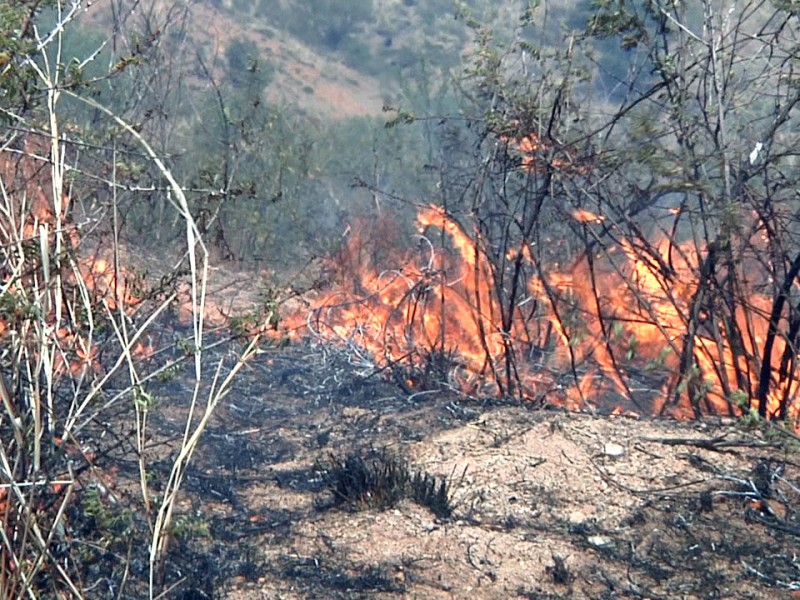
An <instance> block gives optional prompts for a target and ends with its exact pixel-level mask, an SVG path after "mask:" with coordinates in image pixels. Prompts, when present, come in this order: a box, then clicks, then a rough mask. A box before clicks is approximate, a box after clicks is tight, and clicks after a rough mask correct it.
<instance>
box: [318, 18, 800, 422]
mask: <svg viewBox="0 0 800 600" xmlns="http://www.w3.org/2000/svg"><path fill="white" fill-rule="evenodd" d="M612 4H613V5H614V6H615V7H616V9H615V10H611V8H608V9H606V8H604V7H601V8H598V10H597V12H596V14H594V15H593V16H592V18H591V20H590V22H589V25H588V29H587V31H586V32H585V33H584V34H582V35H579V34H576V33H574V32H573V33H571V34H570V36H569V37H568V39H567V40H566V43H564V44H556V45H549V46H548V45H546V43H545V42H546V41H547V39H548V37H547V32H546V31H544V30H542V29H537V27H538V21H537V19H539V17H540V16H541V14H540V13H539V12H537V11H535V10H532V11H529V12H528V13H526V15H525V19H524V23H523V28H522V29H521V30H520V32H519V33H518V37H517V38H516V39H513V40H511V41H510V42H508V43H507V44H506V45H500V44H499V43H496V42H494V41H493V40H494V38H493V36H492V35H491V32H488V31H486V30H484V29H482V28H481V26H480V25H478V24H476V22H475V21H474V20H471V21H469V22H470V23H472V24H473V26H474V27H475V29H476V32H477V34H478V35H477V42H476V50H475V52H474V53H473V59H472V65H471V67H470V69H469V71H468V72H469V76H468V77H469V82H470V84H471V86H472V87H471V88H470V93H471V95H470V98H471V99H472V101H473V103H474V104H473V106H472V109H473V111H474V112H473V114H478V115H480V117H476V118H475V119H474V120H473V121H472V122H470V127H468V128H466V129H463V128H458V127H456V126H452V125H450V124H448V123H447V122H445V123H444V124H443V125H442V126H443V127H444V128H446V129H447V132H446V135H443V136H442V137H443V139H444V140H449V142H450V144H451V145H450V146H448V147H445V149H444V152H443V155H444V156H447V157H448V158H447V162H443V163H442V164H441V186H440V189H442V190H444V191H443V192H442V194H443V196H442V200H441V202H440V203H437V204H432V205H428V206H420V207H419V208H418V212H417V224H418V226H419V231H420V233H419V238H418V242H419V245H418V247H417V248H416V249H412V250H409V249H406V250H405V251H401V252H399V253H397V254H396V255H395V258H393V259H390V260H389V261H387V262H386V263H381V264H376V263H375V262H373V261H370V260H366V261H361V262H358V261H352V260H349V259H348V260H343V261H341V262H342V264H350V265H352V268H351V270H349V271H347V272H346V273H344V276H343V277H340V282H339V283H340V284H341V287H339V288H337V289H336V290H335V291H331V292H329V293H326V294H323V295H322V297H321V298H320V299H318V300H317V301H316V303H315V307H314V312H313V317H312V319H310V321H309V325H310V327H311V329H312V330H313V331H314V333H316V334H318V335H322V336H325V337H333V338H336V339H339V340H342V341H344V342H346V343H348V344H350V345H351V347H352V348H353V349H354V351H355V352H361V351H362V350H364V349H366V350H367V351H368V352H369V353H370V354H371V355H372V356H374V357H376V360H377V363H378V364H377V366H378V367H379V368H382V367H389V368H391V369H392V370H393V371H394V372H395V374H397V375H398V379H399V380H400V381H401V382H403V384H404V385H405V386H406V387H407V389H408V391H409V392H410V393H411V392H413V391H414V388H417V389H419V387H424V386H426V385H444V386H448V387H455V388H457V389H459V390H460V391H462V392H466V393H470V394H481V395H483V394H486V393H488V392H489V389H488V388H487V384H488V385H491V386H493V388H494V393H495V394H497V395H500V396H502V397H518V398H523V399H537V400H540V399H545V398H546V399H547V400H548V401H558V402H561V403H563V404H566V405H567V406H570V407H574V408H584V407H587V406H589V407H607V408H609V409H612V408H613V409H615V410H627V411H636V412H644V413H648V414H663V413H668V414H674V415H677V416H700V415H703V414H725V415H740V414H742V413H747V412H749V411H751V410H752V411H754V412H757V413H758V415H760V417H761V418H770V419H788V420H790V421H795V420H796V419H797V416H798V413H799V412H800V411H799V410H798V408H799V407H798V402H797V395H798V390H799V387H798V378H799V377H800V373H799V372H798V364H797V352H796V349H797V345H798V335H799V334H800V312H798V311H800V308H798V307H800V296H799V295H798V294H800V291H798V285H797V280H798V274H800V254H798V251H797V231H798V223H797V220H796V218H795V216H794V215H796V194H795V190H796V188H797V185H798V183H800V182H798V181H797V173H798V171H797V169H796V158H795V157H794V155H793V148H794V147H795V145H796V143H797V142H798V140H797V134H796V127H795V125H796V120H797V109H798V103H800V94H798V92H797V90H796V88H795V87H794V86H792V85H789V84H788V82H789V81H790V80H792V75H791V74H790V73H791V68H792V67H791V60H792V59H791V57H792V52H793V51H792V47H793V44H794V40H793V38H792V34H791V33H790V32H791V31H794V29H793V26H792V23H793V21H794V20H795V19H796V16H795V15H794V13H793V12H791V11H788V10H786V9H784V8H779V7H771V8H769V9H767V8H766V7H762V8H761V9H758V10H751V7H750V4H749V3H747V6H746V7H745V6H741V7H739V6H737V7H736V9H735V11H734V12H735V15H734V16H735V18H732V17H731V16H730V15H729V14H722V13H721V12H717V11H716V9H715V7H714V5H713V3H710V2H709V3H703V6H704V7H705V9H704V10H705V12H704V13H703V14H704V16H703V23H704V25H703V27H702V29H697V28H695V27H694V26H693V25H692V23H693V21H692V18H691V16H690V15H688V14H687V12H686V11H684V10H683V9H682V8H680V7H678V5H674V4H672V5H669V6H663V7H662V6H661V5H660V4H659V3H655V4H647V5H645V6H643V7H640V8H631V7H629V6H627V5H626V4H624V3H612ZM695 16H697V15H695ZM673 24H677V25H676V26H675V27H673ZM632 32H633V33H632ZM634 33H635V35H634ZM537 36H538V37H537ZM600 38H603V39H606V38H611V39H616V40H619V41H620V42H621V45H622V50H620V52H618V53H617V54H616V56H617V57H619V59H620V60H624V61H625V62H626V64H628V66H629V79H628V80H627V81H625V82H623V83H621V84H620V85H621V86H622V87H624V89H625V90H626V93H625V94H621V95H612V96H604V95H602V94H600V93H599V91H600V88H599V86H598V85H595V82H594V81H592V80H590V79H584V78H583V77H584V74H585V73H592V72H594V70H595V67H596V65H593V64H592V63H591V62H590V61H589V60H588V59H586V58H585V57H588V56H591V52H590V51H589V49H590V48H591V47H592V44H594V43H595V42H596V41H597V40H598V39H600ZM637 47H638V48H641V49H642V51H641V52H636V53H633V52H630V50H631V48H637ZM519 57H523V59H522V60H520V58H519ZM698 57H703V58H702V60H700V59H698ZM752 57H755V58H752ZM751 58H752V60H751ZM734 80H735V81H737V82H738V83H737V85H735V86H720V85H719V82H721V81H734ZM764 86H768V87H769V89H770V90H772V94H773V96H772V97H774V98H775V101H774V102H764V101H762V98H763V89H764ZM745 109H746V110H747V111H749V116H748V117H746V118H745V117H744V116H743V112H744V111H745ZM401 116H402V120H403V121H404V122H408V121H413V116H412V115H409V114H406V113H401ZM360 244H361V238H360V237H359V236H358V235H353V236H351V238H350V241H349V243H348V245H347V246H346V248H345V249H344V250H343V253H342V254H343V256H346V257H353V256H360V255H364V254H367V255H370V252H372V251H373V249H372V248H370V247H368V248H363V247H361V245H360ZM370 256H371V255H370ZM432 374H435V378H433V377H431V375H432ZM568 379H571V380H572V382H571V383H570V382H569V381H568Z"/></svg>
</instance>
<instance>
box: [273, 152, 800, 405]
mask: <svg viewBox="0 0 800 600" xmlns="http://www.w3.org/2000/svg"><path fill="white" fill-rule="evenodd" d="M533 143H534V142H533V140H531V141H530V142H529V145H530V147H533ZM573 216H574V217H575V218H576V219H577V220H580V221H582V222H599V221H601V220H602V218H601V217H599V216H597V215H593V214H592V213H589V212H588V211H576V212H575V214H574V215H573ZM417 225H418V228H419V230H420V232H421V234H425V233H427V232H428V231H429V230H430V229H434V230H438V231H440V232H441V233H442V240H443V242H442V243H438V242H437V244H434V243H433V242H432V241H431V239H430V238H428V237H424V235H423V237H422V238H421V239H422V240H423V241H422V242H421V244H420V248H419V249H418V251H417V252H416V253H415V254H414V255H411V254H409V255H406V257H405V258H404V259H403V260H402V261H401V262H400V265H401V266H399V267H398V268H395V269H394V270H383V271H381V270H379V269H378V267H377V266H376V265H374V264H373V262H374V261H373V260H372V256H371V255H370V254H368V253H366V252H365V249H364V248H363V247H362V239H361V236H360V235H358V234H356V235H353V236H352V237H351V238H350V244H349V245H348V246H347V247H346V248H345V250H344V254H345V255H346V256H347V259H346V260H345V261H344V262H346V263H347V269H346V270H345V271H344V272H341V273H340V276H341V278H342V285H341V286H340V287H339V288H337V289H335V290H333V291H330V292H328V293H326V294H324V295H323V296H322V297H320V298H318V299H317V300H316V302H313V311H312V318H311V319H309V320H308V321H306V320H305V317H302V316H301V315H299V314H295V315H290V316H289V317H288V318H287V319H286V320H285V322H286V323H288V325H289V326H290V327H293V328H298V329H301V330H302V329H303V328H304V327H305V325H306V323H307V322H308V323H310V324H311V328H312V330H313V331H314V332H315V333H316V334H318V335H322V336H325V337H331V338H336V339H339V340H342V341H346V342H348V343H350V344H354V345H355V346H358V347H360V348H362V349H366V350H368V351H369V352H371V353H372V354H373V356H375V357H377V360H378V361H379V362H381V363H382V364H384V365H395V366H396V365H397V364H400V365H405V364H411V365H413V366H414V367H415V368H417V369H420V368H422V369H423V370H424V369H426V368H430V367H431V365H430V364H429V362H430V361H432V360H433V359H434V358H435V356H436V355H437V354H439V355H446V356H447V357H448V360H449V362H448V364H447V368H448V373H447V374H446V375H447V377H448V378H449V379H450V380H451V383H454V384H456V385H459V386H461V388H462V389H464V390H465V391H470V392H474V391H476V390H478V389H479V388H480V387H481V386H482V385H484V384H493V385H500V386H501V388H502V389H504V390H506V391H508V390H509V389H510V388H509V387H508V386H509V385H510V382H509V378H510V377H511V375H509V373H508V372H503V368H502V365H503V364H507V363H505V362H504V358H505V357H508V356H509V352H512V353H513V360H512V363H513V368H514V369H515V372H514V373H513V377H514V378H515V381H517V382H518V383H519V385H517V387H516V393H519V394H522V395H523V396H526V397H536V396H537V395H538V394H540V393H542V392H543V391H546V390H552V389H561V390H562V393H561V401H562V402H563V403H565V404H566V405H567V406H569V407H571V408H579V407H582V406H584V405H585V403H586V402H589V403H591V404H606V405H608V400H607V399H608V398H617V399H618V400H619V402H622V400H625V399H627V400H628V401H633V402H634V406H630V405H629V404H628V405H627V406H622V405H619V402H617V401H614V402H613V404H618V405H617V406H616V408H615V411H616V412H618V413H620V414H637V413H641V412H643V411H644V412H651V413H659V412H662V411H664V410H668V411H669V412H670V413H671V414H674V415H676V416H682V417H687V416H692V415H694V414H695V413H696V412H697V410H698V408H699V410H701V411H702V412H713V413H721V414H737V413H740V412H741V411H742V410H743V409H742V408H741V407H740V406H736V404H735V403H734V398H731V397H730V396H737V395H738V396H743V398H744V401H745V402H753V399H752V398H749V397H748V396H747V391H746V390H754V389H756V387H757V382H758V368H757V367H758V359H757V357H758V355H759V348H761V347H762V344H763V340H764V339H765V336H766V333H767V328H768V315H769V308H770V306H771V301H770V299H769V298H767V297H765V296H763V295H761V294H759V293H756V292H754V291H751V293H750V294H749V297H748V300H747V303H746V305H745V304H742V305H739V306H737V307H736V321H737V323H736V325H737V326H738V328H739V330H740V331H743V332H748V335H747V336H746V339H744V340H736V341H735V342H734V341H732V340H731V339H730V337H729V333H728V332H726V331H724V328H723V327H722V326H721V325H720V324H717V325H714V323H717V322H716V321H714V320H713V319H708V320H707V322H706V324H704V321H703V319H702V318H697V314H693V311H695V313H696V311H697V310H698V308H697V307H693V302H695V303H696V298H697V292H698V289H699V285H700V280H699V277H700V275H699V273H700V270H701V260H702V257H703V256H704V254H705V250H704V248H699V247H696V246H695V245H693V244H692V243H684V244H675V243H672V242H670V241H669V240H666V239H665V240H662V241H660V242H658V243H656V244H654V245H647V246H643V247H637V246H635V245H634V244H633V243H631V242H623V243H621V248H620V249H621V252H620V253H619V254H613V253H609V255H608V256H607V257H605V258H602V259H595V260H593V261H588V260H586V258H582V259H579V260H577V261H575V262H574V263H573V265H572V266H571V267H570V268H569V269H567V270H566V271H563V272H559V271H548V270H546V269H544V268H542V267H541V266H540V265H536V264H535V262H534V260H533V258H532V255H531V251H530V248H527V247H525V246H524V245H523V246H522V247H521V248H519V249H518V250H515V251H512V252H509V253H508V254H507V256H506V258H507V259H508V260H510V261H515V260H521V261H524V262H525V263H526V265H527V266H528V268H529V269H531V270H532V271H533V272H534V273H538V275H536V276H532V277H530V278H529V284H528V292H529V294H530V297H529V298H528V299H527V300H526V301H525V302H522V303H520V304H519V306H517V307H516V309H515V312H514V314H513V318H508V317H507V316H506V317H505V318H504V317H503V314H504V313H503V310H502V307H501V306H500V304H499V301H498V299H497V295H496V294H495V293H494V287H493V286H494V283H493V282H494V272H493V267H492V264H491V262H490V260H489V258H488V257H487V255H486V254H485V253H484V252H483V251H482V250H481V248H482V244H483V242H482V239H481V236H480V234H479V233H477V232H474V233H473V234H472V235H469V234H468V232H467V231H465V230H464V228H463V227H462V226H461V225H460V224H459V223H458V222H456V221H455V220H454V219H453V218H452V217H451V216H450V215H448V214H447V213H446V212H445V211H444V210H443V209H442V208H440V207H436V206H428V207H424V208H422V209H421V210H420V211H419V212H418V215H417ZM532 324H535V325H536V326H535V327H532V326H531V325H532ZM698 324H699V325H698ZM734 343H737V344H739V346H740V347H741V348H740V351H739V352H738V353H735V352H734V351H733V348H734V346H733V344H734ZM742 346H743V347H742ZM686 348H689V349H691V360H692V362H694V363H695V364H696V367H694V368H693V369H694V370H692V369H688V370H687V368H686V365H685V364H682V361H685V360H687V358H686V357H682V354H683V353H684V352H685V349H686ZM526 349H527V350H526ZM537 349H539V350H544V351H545V352H544V357H545V358H544V359H541V360H539V361H538V362H536V361H527V360H525V358H524V357H525V352H527V351H535V350H537ZM785 350H786V348H785V341H783V340H779V341H778V343H776V347H775V349H774V350H773V364H780V357H781V356H782V355H783V353H784V351H785ZM733 356H739V358H738V359H737V360H736V361H734V360H733V358H732V357H733ZM426 361H428V363H426ZM570 364H571V365H573V368H572V369H573V371H575V369H576V368H577V369H578V371H579V372H582V373H583V375H582V376H581V377H580V379H579V381H578V382H577V385H575V386H572V387H570V388H569V389H564V386H561V385H560V384H557V383H556V382H555V381H554V377H555V378H556V379H557V376H556V375H554V373H555V374H557V373H560V372H561V373H563V372H564V371H565V370H566V368H567V367H569V366H570ZM592 365H594V367H592ZM776 369H777V367H776ZM679 373H684V375H683V379H682V380H679ZM631 375H636V376H638V377H639V378H640V380H644V381H650V382H651V384H650V387H648V390H649V391H648V392H647V393H644V394H642V393H641V391H636V390H632V389H631V388H630V386H631V383H630V382H629V379H630V376H631ZM795 375H796V374H792V375H791V376H790V377H788V378H787V377H785V376H784V377H783V378H781V377H780V376H779V373H778V372H777V371H776V372H775V374H774V380H775V382H776V383H775V385H774V386H773V388H774V389H772V390H771V391H770V395H769V403H770V405H769V413H770V414H775V413H776V411H777V409H778V406H779V403H780V401H781V398H784V397H787V398H790V399H791V398H794V396H795V394H797V392H798V391H799V390H798V388H799V387H800V384H798V378H797V377H796V376H795ZM780 381H784V383H782V384H779V383H777V382H780ZM412 382H413V376H412ZM658 382H660V383H658ZM725 390H729V393H728V394H727V395H726V393H725ZM693 394H701V395H702V397H703V399H702V400H700V398H699V397H697V396H693ZM639 396H644V397H645V398H646V401H643V402H642V403H641V404H640V403H639V400H641V398H639V399H638V400H637V398H638V397H639ZM740 399H741V398H740ZM676 400H677V401H676ZM610 408H612V406H609V409H610ZM799 409H800V406H798V403H797V402H792V403H791V406H790V408H789V416H790V418H793V419H796V418H797V417H798V411H799Z"/></svg>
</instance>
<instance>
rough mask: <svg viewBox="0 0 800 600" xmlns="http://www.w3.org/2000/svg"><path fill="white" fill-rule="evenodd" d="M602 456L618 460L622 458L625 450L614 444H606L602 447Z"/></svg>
mask: <svg viewBox="0 0 800 600" xmlns="http://www.w3.org/2000/svg"><path fill="white" fill-rule="evenodd" d="M603 454H605V455H606V456H611V457H613V458H619V457H620V456H624V454H625V448H623V447H622V446H620V445H619V444H615V443H614V442H607V443H606V444H604V445H603Z"/></svg>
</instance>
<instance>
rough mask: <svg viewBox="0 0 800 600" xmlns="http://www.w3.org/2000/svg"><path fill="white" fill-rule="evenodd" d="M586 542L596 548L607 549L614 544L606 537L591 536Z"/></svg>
mask: <svg viewBox="0 0 800 600" xmlns="http://www.w3.org/2000/svg"><path fill="white" fill-rule="evenodd" d="M586 541H587V542H589V543H590V544H591V545H592V546H594V547H595V548H607V547H608V546H611V545H612V544H613V543H614V542H613V540H612V539H611V538H609V537H606V536H604V535H590V536H589V537H587V538H586Z"/></svg>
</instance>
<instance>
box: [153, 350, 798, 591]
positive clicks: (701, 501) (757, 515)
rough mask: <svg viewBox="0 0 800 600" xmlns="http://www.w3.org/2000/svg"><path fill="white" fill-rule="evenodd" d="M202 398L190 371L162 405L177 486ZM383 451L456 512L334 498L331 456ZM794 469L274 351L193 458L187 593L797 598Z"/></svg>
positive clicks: (663, 429)
mask: <svg viewBox="0 0 800 600" xmlns="http://www.w3.org/2000/svg"><path fill="white" fill-rule="evenodd" d="M189 385H190V381H189V380H188V379H185V378H184V377H183V376H182V375H178V376H176V378H175V379H173V380H171V381H169V382H167V383H165V384H164V387H163V389H162V390H161V391H160V392H159V394H160V395H161V396H162V397H166V396H168V397H169V402H168V403H166V402H164V404H163V406H164V410H162V411H159V412H158V413H155V412H154V414H153V417H152V421H151V426H152V427H153V431H154V440H155V439H156V438H159V439H161V442H160V445H159V446H158V447H159V448H160V450H158V451H157V452H156V454H157V455H159V456H162V457H165V459H164V461H163V462H164V464H163V469H164V475H165V476H166V474H167V468H168V467H169V465H170V461H169V460H167V459H166V458H167V457H168V456H169V452H165V451H164V449H165V448H170V447H171V444H172V445H174V444H175V443H176V442H174V440H177V439H179V438H180V435H181V434H182V431H183V418H184V417H183V415H184V412H183V411H184V410H185V408H186V402H187V400H186V399H187V398H188V397H189V394H188V391H189V387H188V386H189ZM170 440H173V441H172V442H170ZM154 447H155V446H154ZM154 452H155V451H154ZM376 452H377V453H390V455H391V456H396V457H400V458H402V460H404V461H406V462H407V464H408V465H410V467H411V468H412V469H419V470H421V471H424V472H425V473H427V474H430V475H431V476H435V477H437V478H438V480H448V481H450V487H451V494H452V501H453V503H454V505H455V508H454V514H453V516H452V517H451V518H449V519H441V518H437V517H436V516H435V514H434V513H433V512H432V511H431V510H429V509H427V508H425V507H424V506H423V505H421V504H420V503H418V502H413V501H411V500H409V499H407V498H406V499H401V500H400V501H399V502H398V503H396V504H394V505H392V506H391V507H389V508H386V509H384V510H379V509H377V508H366V509H365V510H353V509H352V508H348V507H347V506H346V505H341V504H338V505H337V503H336V502H332V494H333V492H332V491H331V489H330V485H329V483H330V482H329V481H326V478H325V476H324V474H323V473H321V472H320V470H319V465H320V461H324V460H327V459H329V458H330V457H332V456H334V457H344V456H345V455H346V454H347V453H361V454H362V455H364V456H375V455H376V454H375V453H376ZM154 456H155V455H154ZM152 468H153V469H154V470H155V472H159V468H158V463H157V461H154V462H153V465H152ZM797 474H798V473H797V457H796V455H795V454H794V453H793V452H792V450H791V448H789V447H788V446H787V444H785V443H780V444H778V443H776V442H773V440H771V439H770V438H769V435H768V434H767V433H765V432H764V430H762V429H744V428H743V427H741V425H739V424H737V423H733V422H727V423H726V422H723V421H720V420H715V421H713V422H711V421H704V422H691V423H686V422H675V421H668V420H648V419H632V418H625V417H600V416H592V415H586V414H567V413H565V412H562V411H558V410H546V409H541V408H539V409H535V408H533V407H530V406H523V405H513V404H503V403H498V402H495V401H487V402H485V403H478V402H475V401H469V402H467V401H464V400H462V399H459V398H458V397H455V396H453V395H448V394H446V393H443V392H426V393H420V394H416V395H415V396H412V397H409V396H407V395H406V394H403V393H402V392H400V391H399V390H398V389H397V388H396V387H395V386H393V385H391V384H389V383H387V382H385V381H383V380H381V378H380V377H379V376H378V375H376V374H374V373H372V372H370V371H369V369H365V368H363V367H362V366H360V365H358V364H353V362H352V361H351V359H350V357H349V356H348V355H347V354H346V353H344V352H342V351H340V350H338V349H332V348H330V347H326V346H318V345H312V344H310V343H304V344H298V345H295V346H293V347H289V348H283V349H270V350H267V351H265V352H264V354H262V355H260V356H259V357H258V358H257V359H256V360H254V361H253V362H251V363H250V364H249V365H248V366H247V373H246V374H245V376H244V377H242V378H240V379H239V380H238V381H237V383H236V384H235V388H234V389H233V390H232V391H231V393H230V395H229V396H228V397H227V398H226V400H225V403H224V405H223V406H221V407H220V409H219V410H218V412H217V413H216V415H215V417H214V421H213V423H212V425H211V427H210V428H209V429H208V431H207V433H206V435H205V438H204V441H203V443H202V446H201V448H200V449H199V450H198V453H197V455H196V456H195V457H194V459H193V463H192V465H191V467H190V470H189V473H188V476H187V479H186V482H185V485H184V493H183V500H182V502H181V505H180V509H181V511H182V512H183V514H182V517H183V518H185V519H190V520H191V522H192V523H195V524H198V523H201V524H202V525H203V527H202V529H203V530H204V531H205V532H207V535H206V536H192V535H184V536H177V542H176V546H175V549H174V550H173V555H174V560H175V564H176V565H180V566H181V568H182V569H183V570H182V571H181V574H182V577H183V578H184V579H183V583H182V584H181V586H180V587H179V588H177V589H180V590H183V592H182V593H187V594H190V593H191V594H198V595H194V596H184V597H186V598H189V597H195V598H199V597H219V598H230V599H241V598H309V597H320V598H323V597H324V598H359V597H367V596H370V597H374V596H375V595H379V596H382V597H398V598H399V597H420V598H453V597H457V598H511V597H521V598H619V597H622V598H676V597H681V598H775V597H782V596H784V597H788V596H790V595H791V593H792V591H794V590H796V589H800V564H798V562H797V560H796V558H795V556H796V551H797V547H798V539H799V538H800V523H799V522H798V518H797V508H798V499H799V498H798V497H799V496H800V493H798V488H797V485H796V482H797V481H798V477H797ZM793 482H794V483H793ZM178 518H179V519H180V518H181V517H178ZM175 568H177V567H173V569H175ZM199 594H203V595H199Z"/></svg>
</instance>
